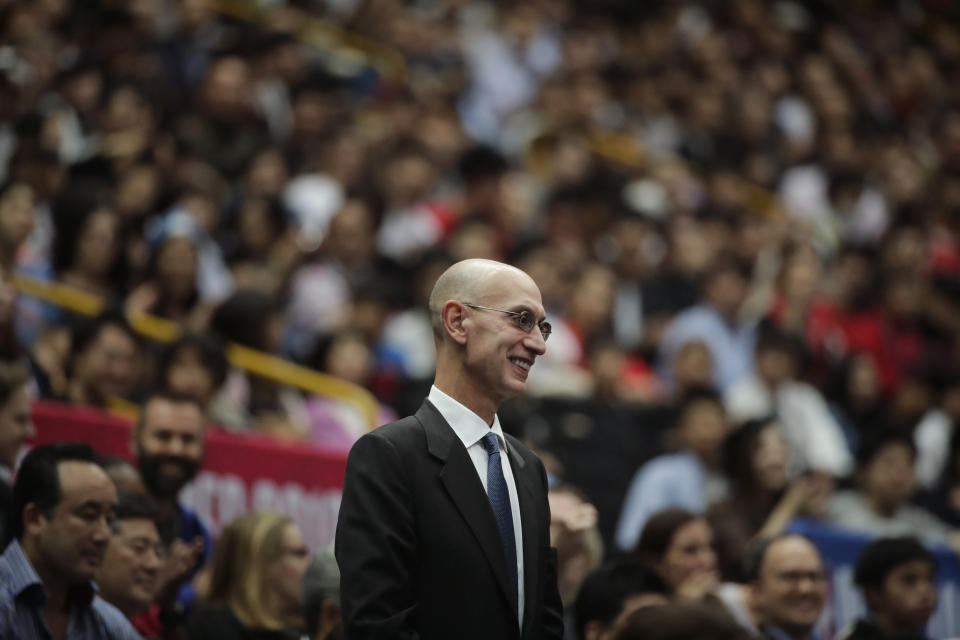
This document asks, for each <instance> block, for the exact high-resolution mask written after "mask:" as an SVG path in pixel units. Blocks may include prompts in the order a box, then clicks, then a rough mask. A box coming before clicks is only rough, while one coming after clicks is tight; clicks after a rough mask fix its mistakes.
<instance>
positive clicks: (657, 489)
mask: <svg viewBox="0 0 960 640" xmlns="http://www.w3.org/2000/svg"><path fill="white" fill-rule="evenodd" d="M677 413H678V415H677V422H676V427H675V428H674V430H673V436H674V441H675V443H676V445H677V448H678V449H680V451H679V453H671V454H665V455H662V456H659V457H657V458H654V459H653V460H650V461H649V462H647V463H646V464H644V465H643V466H642V467H640V469H639V470H638V471H637V473H636V475H635V476H634V477H633V480H632V481H631V483H630V488H629V489H628V490H627V495H626V498H625V499H624V501H623V508H622V510H621V512H620V521H619V523H618V524H617V533H616V543H617V546H618V547H620V549H623V550H629V549H632V548H633V547H634V546H635V545H636V542H637V539H638V538H639V536H640V531H641V530H642V529H643V527H644V525H645V523H646V522H647V519H648V518H650V517H651V516H652V515H653V514H654V513H656V512H658V511H661V510H663V509H669V508H671V507H680V508H684V509H689V510H691V511H694V512H696V513H703V512H704V511H706V509H707V507H709V506H710V505H711V504H713V503H714V502H717V501H718V500H720V499H722V498H723V497H725V495H726V490H727V488H726V480H725V479H724V478H723V476H722V475H721V473H720V462H721V451H722V445H723V440H724V438H726V436H727V433H728V430H729V425H728V423H727V416H726V413H725V412H724V409H723V404H722V403H721V401H720V397H719V396H718V395H717V394H716V393H715V392H713V391H712V390H709V389H704V388H700V389H695V390H691V391H690V392H689V393H687V395H686V396H685V397H684V398H682V399H681V401H680V406H679V409H678V412H677Z"/></svg>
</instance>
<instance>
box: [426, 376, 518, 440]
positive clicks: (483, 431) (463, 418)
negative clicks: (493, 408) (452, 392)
mask: <svg viewBox="0 0 960 640" xmlns="http://www.w3.org/2000/svg"><path fill="white" fill-rule="evenodd" d="M427 400H429V401H430V404H432V405H433V406H435V407H436V408H437V411H439V412H440V415H442V416H443V419H444V420H446V421H447V424H449V425H450V428H451V429H453V432H454V433H455V434H457V437H458V438H459V439H460V441H461V442H463V446H464V447H465V448H467V449H469V448H470V447H472V446H473V445H475V444H477V443H478V442H480V440H481V438H483V436H485V435H487V433H489V432H490V431H493V432H494V433H495V434H496V435H497V440H498V441H499V442H500V449H501V450H505V449H506V446H507V441H506V438H504V435H503V429H502V428H501V427H500V418H499V417H498V416H497V414H493V425H488V424H487V423H486V422H484V420H483V418H481V417H480V416H478V415H477V414H475V413H474V412H473V411H471V410H470V409H468V408H466V407H465V406H463V405H462V404H461V403H460V402H457V401H456V400H454V399H453V398H451V397H450V396H448V395H447V394H445V393H444V392H443V391H440V389H438V388H437V387H436V386H432V387H430V395H428V396H427Z"/></svg>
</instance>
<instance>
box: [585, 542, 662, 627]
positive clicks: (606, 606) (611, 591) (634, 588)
mask: <svg viewBox="0 0 960 640" xmlns="http://www.w3.org/2000/svg"><path fill="white" fill-rule="evenodd" d="M667 595H668V594H667V587H666V585H665V584H664V583H663V581H662V580H661V579H660V577H659V576H658V575H657V574H656V573H655V572H654V571H653V570H651V569H648V568H647V567H645V566H644V565H642V564H640V563H639V562H637V561H635V560H627V559H621V560H614V561H612V562H609V563H607V564H605V565H603V566H601V567H600V568H598V569H595V570H594V571H592V572H591V573H590V574H589V575H587V577H586V579H585V580H584V581H583V585H582V586H581V587H580V593H579V594H578V595H577V600H576V603H575V604H574V606H573V622H574V623H573V625H572V627H571V628H572V629H573V630H574V634H573V635H572V636H568V637H573V638H575V639H576V640H609V637H610V633H611V631H612V630H613V626H614V624H615V623H616V621H617V620H618V618H620V617H622V616H623V614H625V613H628V612H630V611H634V610H636V609H639V608H641V607H646V606H652V605H664V604H666V603H667V602H668V599H667Z"/></svg>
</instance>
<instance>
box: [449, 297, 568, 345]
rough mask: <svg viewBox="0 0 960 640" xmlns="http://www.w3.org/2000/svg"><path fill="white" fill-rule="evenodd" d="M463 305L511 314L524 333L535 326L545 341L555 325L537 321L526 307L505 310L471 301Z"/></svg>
mask: <svg viewBox="0 0 960 640" xmlns="http://www.w3.org/2000/svg"><path fill="white" fill-rule="evenodd" d="M463 306H465V307H470V308H471V309H481V310H483V311H496V312H497V313H502V314H504V315H508V316H510V319H511V320H513V323H514V324H515V325H517V327H519V328H520V330H521V331H523V332H524V333H530V332H531V331H533V328H534V327H538V328H539V329H540V335H542V336H543V341H544V342H546V341H547V338H549V337H550V334H551V333H552V332H553V327H551V326H550V323H549V322H547V321H546V320H541V321H540V322H537V318H536V316H534V315H533V313H531V312H530V311H527V310H526V309H524V310H523V311H505V310H503V309H494V308H493V307H484V306H483V305H479V304H471V303H469V302H464V303H463Z"/></svg>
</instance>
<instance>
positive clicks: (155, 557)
mask: <svg viewBox="0 0 960 640" xmlns="http://www.w3.org/2000/svg"><path fill="white" fill-rule="evenodd" d="M155 518H156V510H155V509H154V507H153V505H152V504H151V503H150V502H148V501H147V500H146V499H145V498H142V497H136V496H130V495H124V494H120V498H119V501H118V502H117V509H116V511H115V512H114V520H113V524H112V527H111V528H112V529H113V535H112V536H111V537H110V542H109V544H107V550H106V552H105V553H104V556H103V564H102V565H101V566H100V569H99V570H98V571H97V577H96V580H97V587H99V589H100V597H102V598H103V599H104V600H106V601H107V602H109V603H110V604H112V605H113V606H115V607H116V608H117V609H119V610H120V611H121V613H123V615H125V616H127V618H130V619H133V618H134V617H136V616H138V615H140V614H142V613H145V612H146V611H147V610H148V609H149V608H150V606H151V605H152V604H153V603H154V600H155V599H156V597H157V595H158V594H159V588H160V577H161V576H160V570H161V568H162V566H163V559H164V557H165V555H166V549H165V548H164V546H163V543H162V542H161V541H160V534H159V533H158V532H157V524H156V521H155Z"/></svg>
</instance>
